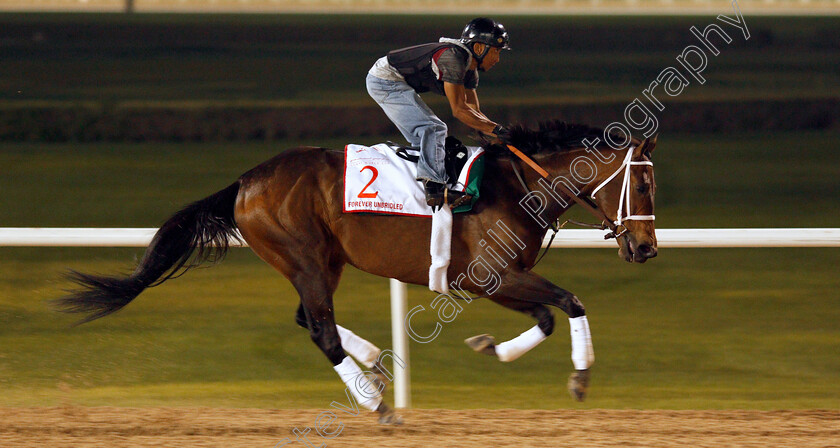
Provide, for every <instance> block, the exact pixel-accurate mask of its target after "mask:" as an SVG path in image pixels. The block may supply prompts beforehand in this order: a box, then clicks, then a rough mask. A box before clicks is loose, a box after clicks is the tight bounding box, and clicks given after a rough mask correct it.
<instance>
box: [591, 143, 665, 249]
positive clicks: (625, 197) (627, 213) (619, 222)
mask: <svg viewBox="0 0 840 448" xmlns="http://www.w3.org/2000/svg"><path fill="white" fill-rule="evenodd" d="M634 149H635V148H634V147H630V148H629V149H628V150H627V156H626V157H624V161H623V162H622V163H621V166H620V167H618V169H617V170H615V172H614V173H612V175H610V177H608V178H607V180H605V181H603V182H601V184H600V185H598V186H597V187H595V189H594V190H592V193H590V195H589V196H590V197H591V198H592V199H595V195H596V194H597V193H598V191H600V190H601V189H602V188H604V187H605V186H606V185H607V184H609V183H610V182H611V181H612V180H613V179H615V177H616V176H618V173H620V172H622V171H624V179H623V180H622V181H621V194H620V195H619V197H618V210H617V211H616V213H615V216H616V218H615V221H613V222H612V224H613V225H614V226H615V228H613V227H612V226H611V227H610V229H611V230H612V231H613V233H615V230H616V229H617V228H619V227H624V230H622V231H621V233H618V234H615V235H614V236H613V238H617V237H619V236H621V235H623V234H624V232H626V231H627V227H626V226H625V225H624V221H654V220H655V219H656V215H634V214H632V213H633V212H632V211H631V209H630V168H631V167H633V166H653V162H651V161H650V160H643V161H640V162H635V161H633V160H632V158H633V150H634Z"/></svg>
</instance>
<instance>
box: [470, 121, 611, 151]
mask: <svg viewBox="0 0 840 448" xmlns="http://www.w3.org/2000/svg"><path fill="white" fill-rule="evenodd" d="M596 138H597V139H598V140H595V139H596ZM616 138H617V139H619V140H620V139H621V138H620V137H616ZM585 139H588V140H590V141H598V142H599V143H598V145H597V146H598V147H601V146H604V145H605V144H606V143H605V142H604V141H603V140H604V130H603V129H602V128H596V127H593V126H589V125H585V124H579V123H566V122H565V121H561V120H553V121H544V122H542V123H540V124H539V128H538V129H530V128H529V127H528V126H526V125H524V124H517V125H514V126H512V127H511V128H510V137H509V138H507V139H505V143H509V144H511V145H513V146H515V147H516V148H517V149H519V150H520V151H522V152H524V153H525V154H528V155H533V154H538V153H548V152H562V151H567V150H570V149H576V148H582V147H583V146H584V144H583V140H585ZM483 143H484V144H483V145H482V146H483V147H484V149H485V150H486V151H487V153H488V154H489V155H501V154H510V152H509V151H508V150H507V149H506V148H505V147H504V146H502V145H500V144H498V141H485V142H483Z"/></svg>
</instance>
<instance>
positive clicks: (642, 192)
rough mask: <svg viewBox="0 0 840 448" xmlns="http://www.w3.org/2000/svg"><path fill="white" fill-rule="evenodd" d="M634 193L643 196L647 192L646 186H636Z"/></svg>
mask: <svg viewBox="0 0 840 448" xmlns="http://www.w3.org/2000/svg"><path fill="white" fill-rule="evenodd" d="M636 191H638V192H639V193H640V194H645V193H647V191H648V186H647V185H645V184H639V185H636Z"/></svg>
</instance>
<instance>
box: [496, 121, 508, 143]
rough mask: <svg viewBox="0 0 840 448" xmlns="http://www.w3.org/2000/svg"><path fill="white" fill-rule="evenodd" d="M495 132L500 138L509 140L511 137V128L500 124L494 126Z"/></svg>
mask: <svg viewBox="0 0 840 448" xmlns="http://www.w3.org/2000/svg"><path fill="white" fill-rule="evenodd" d="M493 133H494V134H496V137H498V138H499V140H509V139H510V129H508V128H506V127H504V126H502V125H500V124H498V125H496V127H495V128H493Z"/></svg>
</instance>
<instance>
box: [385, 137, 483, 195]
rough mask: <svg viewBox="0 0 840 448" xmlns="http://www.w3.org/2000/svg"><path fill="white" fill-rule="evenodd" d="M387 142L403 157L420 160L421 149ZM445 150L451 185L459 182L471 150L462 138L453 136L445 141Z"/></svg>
mask: <svg viewBox="0 0 840 448" xmlns="http://www.w3.org/2000/svg"><path fill="white" fill-rule="evenodd" d="M385 143H386V144H387V145H388V146H389V147H391V148H392V149H393V150H394V151H395V152H396V153H397V156H399V157H400V158H401V159H403V160H408V161H409V162H412V163H417V162H418V161H420V150H419V149H417V148H412V147H410V146H403V145H400V144H398V143H394V142H385ZM444 151H445V157H444V167H445V170H446V177H447V183H448V184H450V185H451V184H454V183H456V182H458V177H459V176H460V175H461V170H463V169H464V165H466V163H467V159H468V158H469V152H468V150H467V147H466V146H464V144H463V143H461V141H460V140H458V139H457V138H455V137H452V136H448V137H446V141H445V142H444Z"/></svg>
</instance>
